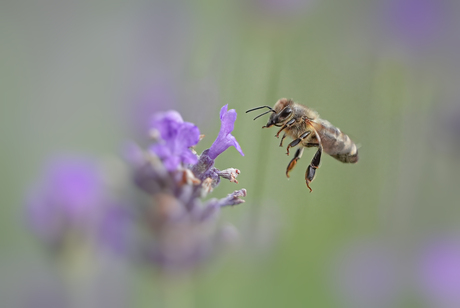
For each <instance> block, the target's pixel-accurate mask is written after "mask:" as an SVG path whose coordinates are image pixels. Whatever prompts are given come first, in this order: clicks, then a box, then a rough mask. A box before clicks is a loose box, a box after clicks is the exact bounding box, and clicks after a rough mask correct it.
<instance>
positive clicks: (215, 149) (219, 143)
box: [208, 105, 244, 159]
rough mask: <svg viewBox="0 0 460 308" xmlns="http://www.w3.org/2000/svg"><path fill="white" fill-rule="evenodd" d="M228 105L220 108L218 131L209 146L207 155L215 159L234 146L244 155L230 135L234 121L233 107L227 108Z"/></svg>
mask: <svg viewBox="0 0 460 308" xmlns="http://www.w3.org/2000/svg"><path fill="white" fill-rule="evenodd" d="M227 109H228V105H225V106H223V107H222V109H221V110H220V121H221V126H220V131H219V135H218V136H217V138H216V140H215V141H214V143H213V144H212V145H211V148H209V153H208V156H209V157H210V158H211V159H216V157H217V156H219V155H220V154H221V153H222V152H224V151H225V150H227V149H228V148H229V147H231V146H234V147H235V148H236V149H237V150H238V152H240V154H241V155H242V156H244V153H243V151H242V150H241V147H240V145H239V144H238V141H236V139H235V137H233V136H232V134H231V132H232V131H233V127H234V125H235V121H236V111H235V109H231V110H228V111H227Z"/></svg>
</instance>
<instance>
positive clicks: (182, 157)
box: [150, 111, 200, 171]
mask: <svg viewBox="0 0 460 308" xmlns="http://www.w3.org/2000/svg"><path fill="white" fill-rule="evenodd" d="M152 127H153V128H154V129H156V130H158V131H159V133H160V136H161V141H160V142H158V143H156V144H154V145H153V146H152V147H151V148H150V149H151V151H152V152H154V153H155V154H156V155H157V156H158V157H159V158H161V160H163V163H164V165H165V167H166V169H168V170H169V171H174V170H176V169H177V168H178V167H179V165H180V164H181V163H186V164H194V163H196V162H197V160H198V158H197V157H196V155H195V154H193V153H192V151H191V150H190V147H192V146H194V145H196V144H197V143H198V141H200V130H199V129H198V127H196V126H195V125H194V124H193V123H189V122H184V120H182V117H181V116H180V114H179V113H178V112H177V111H167V112H164V113H160V114H158V115H157V116H155V118H154V119H153V125H152Z"/></svg>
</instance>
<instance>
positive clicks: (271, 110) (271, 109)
mask: <svg viewBox="0 0 460 308" xmlns="http://www.w3.org/2000/svg"><path fill="white" fill-rule="evenodd" d="M262 108H268V109H270V110H268V111H266V112H264V113H262V114H259V115H258V116H257V117H255V118H254V120H255V119H257V118H259V117H261V116H263V115H266V114H267V113H270V112H273V113H276V111H275V110H273V108H272V107H270V106H260V107H256V108H252V109H249V110H247V111H246V113H248V112H251V111H254V110H259V109H262Z"/></svg>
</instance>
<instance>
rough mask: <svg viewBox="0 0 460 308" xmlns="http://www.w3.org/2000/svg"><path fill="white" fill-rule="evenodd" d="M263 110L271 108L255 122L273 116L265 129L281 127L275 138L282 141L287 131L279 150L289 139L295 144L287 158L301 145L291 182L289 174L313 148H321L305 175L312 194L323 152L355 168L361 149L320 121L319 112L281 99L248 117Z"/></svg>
mask: <svg viewBox="0 0 460 308" xmlns="http://www.w3.org/2000/svg"><path fill="white" fill-rule="evenodd" d="M262 108H268V111H267V112H264V113H262V114H260V115H258V116H257V117H255V118H254V120H255V119H257V118H259V117H261V116H263V115H265V114H267V113H270V112H271V113H272V114H271V115H270V118H269V119H268V122H267V125H265V126H263V127H262V128H267V127H271V126H277V127H281V129H280V130H279V131H278V133H277V134H276V135H275V137H277V138H279V135H280V133H281V132H282V131H284V134H283V137H281V142H280V147H282V146H283V140H284V138H286V136H289V137H291V138H292V139H293V140H294V141H292V142H291V143H289V145H288V146H287V149H286V150H287V153H286V154H287V155H289V149H290V148H292V147H295V146H297V145H299V144H300V145H301V146H300V147H299V148H298V149H297V151H296V153H295V155H294V158H293V159H292V160H291V161H290V162H289V165H288V166H287V169H286V176H287V177H288V178H289V172H290V171H291V170H292V169H293V168H294V166H295V165H296V164H297V161H298V160H299V159H300V157H302V153H303V150H304V149H305V148H311V147H316V148H318V150H317V151H316V153H315V156H313V159H312V161H311V162H310V165H309V166H308V168H307V170H306V172H305V181H306V183H307V187H308V189H310V192H312V189H311V187H310V183H311V182H312V181H313V179H314V178H315V173H316V169H318V167H319V164H320V162H321V154H322V152H323V151H324V152H326V153H327V154H329V155H331V156H332V157H334V158H335V159H337V160H339V161H341V162H342V163H352V164H354V163H356V162H357V161H358V148H357V146H356V144H355V143H354V142H353V141H351V139H350V138H349V137H348V136H347V135H345V134H344V133H342V132H341V131H340V129H338V128H337V127H335V126H333V125H332V124H331V123H330V122H329V121H326V120H323V119H321V118H320V117H319V115H318V113H317V112H316V111H314V110H312V109H310V108H308V107H305V106H303V105H300V104H297V103H294V101H292V100H290V99H287V98H282V99H280V100H278V101H277V102H276V104H275V106H274V107H273V108H271V107H269V106H261V107H257V108H253V109H249V110H248V111H246V113H248V112H251V111H254V110H259V109H262Z"/></svg>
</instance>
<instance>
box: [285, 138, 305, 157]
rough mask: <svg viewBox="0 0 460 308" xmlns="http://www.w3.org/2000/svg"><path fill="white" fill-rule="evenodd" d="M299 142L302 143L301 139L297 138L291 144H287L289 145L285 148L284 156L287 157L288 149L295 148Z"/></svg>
mask: <svg viewBox="0 0 460 308" xmlns="http://www.w3.org/2000/svg"><path fill="white" fill-rule="evenodd" d="M300 141H302V139H300V138H297V139H296V140H294V141H292V142H291V143H289V145H288V146H287V148H286V151H287V152H286V155H289V148H292V147H295V146H296V145H298V144H299V143H300Z"/></svg>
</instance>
